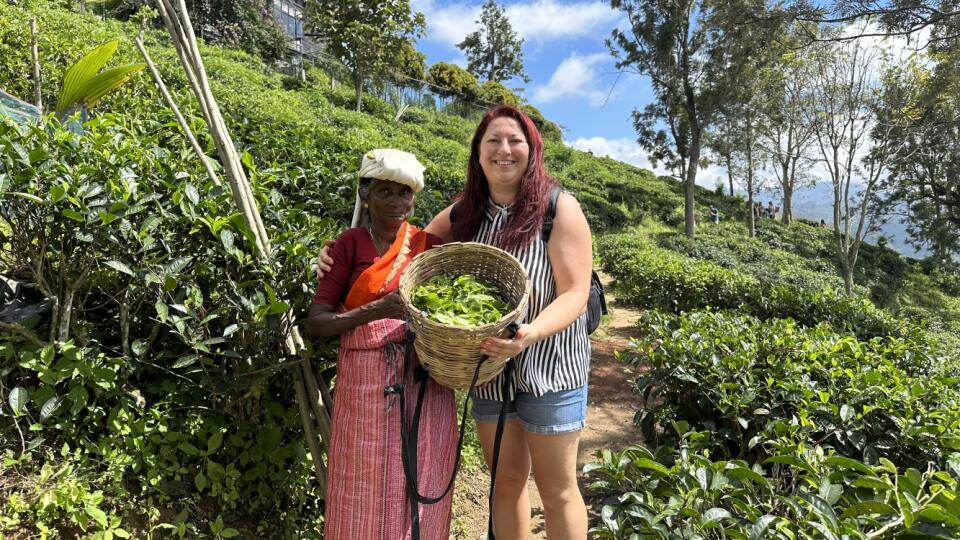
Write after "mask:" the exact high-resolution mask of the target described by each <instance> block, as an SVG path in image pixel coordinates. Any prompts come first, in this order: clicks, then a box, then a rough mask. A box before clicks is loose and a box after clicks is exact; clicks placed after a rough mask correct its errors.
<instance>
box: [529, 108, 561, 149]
mask: <svg viewBox="0 0 960 540" xmlns="http://www.w3.org/2000/svg"><path fill="white" fill-rule="evenodd" d="M520 108H521V109H523V112H525V113H527V116H529V117H530V119H531V120H533V123H534V124H536V126H537V130H538V131H540V136H541V137H542V138H543V140H545V141H553V142H561V141H563V131H562V130H561V128H560V126H558V125H557V124H555V123H553V122H551V121H550V120H547V118H546V117H545V116H543V113H542V112H540V109H538V108H536V107H534V106H533V105H530V104H529V103H528V104H526V105H523V106H521V107H520Z"/></svg>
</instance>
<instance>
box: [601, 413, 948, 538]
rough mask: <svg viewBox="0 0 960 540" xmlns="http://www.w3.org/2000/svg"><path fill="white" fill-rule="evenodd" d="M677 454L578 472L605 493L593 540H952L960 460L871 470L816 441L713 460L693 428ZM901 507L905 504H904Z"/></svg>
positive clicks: (665, 452)
mask: <svg viewBox="0 0 960 540" xmlns="http://www.w3.org/2000/svg"><path fill="white" fill-rule="evenodd" d="M675 426H676V429H677V431H678V432H679V433H680V434H681V435H682V436H683V437H684V443H683V444H682V445H681V446H680V448H679V449H678V450H677V449H673V448H658V449H657V450H656V451H655V452H651V451H649V450H647V449H646V448H643V447H639V446H633V447H630V448H626V449H624V450H622V451H619V452H611V451H609V450H604V451H602V452H601V453H600V454H599V455H598V461H597V462H595V463H590V464H588V465H586V466H585V467H584V470H585V471H587V472H589V473H590V474H591V475H592V476H593V477H595V478H596V481H595V482H593V484H592V485H591V487H592V488H593V489H596V490H600V491H601V493H606V494H607V495H608V498H607V500H608V501H610V502H608V503H607V504H606V505H605V506H604V507H603V510H602V512H601V520H602V521H601V523H600V524H599V525H598V526H597V527H595V528H593V529H591V531H590V533H591V535H592V537H594V538H607V539H621V538H622V539H633V538H654V539H663V540H672V539H675V538H751V539H759V538H765V539H770V540H792V539H794V538H848V539H861V540H867V539H870V538H888V537H893V536H894V535H895V536H896V537H898V538H900V537H903V538H912V537H917V538H956V537H957V535H958V534H960V528H958V525H960V510H958V509H957V505H956V504H954V502H955V501H956V500H957V496H958V480H960V455H956V454H955V455H954V456H953V457H951V460H950V461H949V464H948V468H947V469H946V470H937V469H934V468H925V469H923V470H918V469H905V470H904V469H897V468H896V467H894V466H893V465H892V464H891V463H889V462H881V463H879V464H876V465H867V464H865V463H863V462H861V461H859V460H855V459H850V458H847V457H843V456H840V455H837V454H834V453H832V452H831V451H830V449H829V448H824V447H821V446H819V445H813V446H805V445H797V446H784V447H781V448H778V449H777V451H776V453H775V454H773V455H772V456H771V457H769V458H768V459H766V460H764V461H762V462H755V463H752V464H751V463H749V462H747V461H743V460H723V461H717V460H711V459H710V458H709V457H707V456H704V455H702V454H701V453H700V452H698V445H697V437H698V436H700V434H699V433H697V432H696V431H695V430H689V429H688V426H686V425H685V423H684V422H678V423H676V424H675ZM901 501H904V502H901Z"/></svg>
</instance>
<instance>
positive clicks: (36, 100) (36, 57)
mask: <svg viewBox="0 0 960 540" xmlns="http://www.w3.org/2000/svg"><path fill="white" fill-rule="evenodd" d="M30 55H31V56H32V57H33V104H34V105H36V106H37V108H38V109H40V110H41V111H42V110H43V97H42V96H41V95H40V52H39V50H38V49H37V18H36V17H30Z"/></svg>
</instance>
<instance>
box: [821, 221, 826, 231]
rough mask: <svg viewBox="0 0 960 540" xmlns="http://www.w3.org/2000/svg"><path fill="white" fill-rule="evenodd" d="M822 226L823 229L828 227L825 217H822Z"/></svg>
mask: <svg viewBox="0 0 960 540" xmlns="http://www.w3.org/2000/svg"><path fill="white" fill-rule="evenodd" d="M820 228H821V229H826V228H827V221H826V220H824V219H821V220H820Z"/></svg>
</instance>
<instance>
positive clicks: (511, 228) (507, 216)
mask: <svg viewBox="0 0 960 540" xmlns="http://www.w3.org/2000/svg"><path fill="white" fill-rule="evenodd" d="M554 189H557V183H556V182H555V181H554V180H553V178H551V177H550V176H549V175H548V174H547V172H546V169H545V167H544V161H543V140H542V139H541V138H540V133H539V132H538V131H537V128H536V126H535V125H534V123H533V121H532V120H530V118H529V117H528V116H527V115H526V114H524V113H523V112H522V111H520V110H519V109H517V108H516V107H511V106H508V105H499V106H496V107H494V108H492V109H490V110H488V111H487V112H486V114H484V116H483V119H482V120H481V121H480V125H479V126H477V130H476V132H475V133H474V136H473V140H472V142H471V145H470V161H469V163H468V166H467V186H466V189H465V190H464V192H463V194H462V196H461V198H460V200H459V201H458V202H457V203H455V204H453V205H451V206H449V207H447V208H446V209H444V210H443V211H441V212H440V213H439V214H437V215H436V217H434V219H433V221H431V222H430V224H429V225H428V226H427V227H426V228H425V229H424V230H425V231H426V232H428V233H431V234H434V235H436V236H439V237H440V238H441V239H443V241H445V242H449V241H460V242H463V241H476V242H483V243H486V244H490V245H494V246H497V247H499V248H501V249H504V250H506V251H508V252H509V253H511V254H512V255H514V256H515V257H517V259H518V260H519V261H520V262H521V264H523V266H524V267H525V268H526V270H527V274H528V275H529V277H530V281H531V297H530V300H529V309H528V310H527V314H526V316H525V318H524V320H523V324H521V325H520V327H519V329H518V330H517V333H516V335H515V336H514V337H513V338H512V339H499V338H487V339H486V340H485V341H484V342H483V344H482V345H481V350H482V352H483V354H485V355H487V356H489V357H490V358H491V359H494V360H504V359H507V358H512V359H513V362H514V369H513V370H512V372H513V376H512V377H511V378H510V380H509V381H507V382H508V385H507V389H506V390H507V391H506V395H504V392H503V388H504V385H503V383H504V381H503V378H504V377H505V376H506V373H503V374H501V375H500V376H498V377H497V378H495V379H493V380H492V381H491V382H489V383H487V384H485V385H483V386H481V387H479V388H477V390H476V392H475V394H474V396H473V398H474V400H473V401H474V404H473V417H474V419H475V420H476V422H477V432H478V434H479V436H480V443H481V445H482V446H483V451H484V456H485V458H486V461H487V466H488V467H489V466H490V465H491V461H492V455H493V446H494V438H495V432H496V425H497V419H498V416H499V413H500V409H501V405H502V403H503V402H504V401H507V422H506V425H505V428H504V433H503V439H502V442H501V448H500V456H499V461H498V465H497V478H496V485H495V486H494V505H493V524H494V531H493V532H495V533H496V537H497V539H498V540H509V539H523V538H527V536H528V535H529V533H530V500H529V498H528V494H527V479H528V478H529V477H530V472H531V470H532V471H533V477H534V481H535V482H536V484H537V490H538V491H539V493H540V498H541V499H542V500H543V510H544V521H545V522H546V529H547V537H548V538H550V539H551V540H556V539H567V538H570V539H583V538H586V536H587V511H586V507H585V505H584V503H583V498H582V496H581V495H580V489H579V487H578V486H577V450H578V446H579V443H580V431H581V430H582V429H583V427H584V425H585V421H586V409H587V372H588V370H589V364H590V339H589V337H588V332H587V326H586V311H585V307H586V304H587V297H588V295H589V287H590V272H591V267H592V264H593V251H592V245H591V238H590V227H589V225H588V224H587V220H586V217H585V216H584V215H583V211H582V210H581V209H580V205H579V204H578V203H577V201H576V199H574V198H573V196H571V195H570V194H568V193H565V192H562V193H560V194H559V196H557V198H556V205H555V208H554V210H555V213H554V216H553V226H552V229H551V233H550V235H549V238H546V239H545V238H544V236H545V235H544V234H542V231H543V222H544V218H545V217H547V210H548V208H549V207H550V199H551V195H552V194H553V192H554ZM331 263H332V260H331V259H330V258H329V257H327V256H326V248H325V250H324V253H321V256H320V259H319V261H318V266H319V270H320V272H325V271H329V265H330V264H331Z"/></svg>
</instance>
